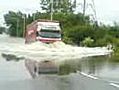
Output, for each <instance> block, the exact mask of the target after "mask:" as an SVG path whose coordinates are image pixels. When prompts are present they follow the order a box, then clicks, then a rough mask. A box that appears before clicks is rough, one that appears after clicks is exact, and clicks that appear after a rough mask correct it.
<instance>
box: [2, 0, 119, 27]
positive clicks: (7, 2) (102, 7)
mask: <svg viewBox="0 0 119 90" xmlns="http://www.w3.org/2000/svg"><path fill="white" fill-rule="evenodd" d="M77 1H80V2H82V1H83V0H77ZM39 2H40V0H1V1H0V25H2V23H1V21H2V22H3V14H5V13H7V12H8V11H9V10H13V11H18V10H19V11H22V12H25V13H31V12H36V11H37V10H39V11H40V10H41V9H40V5H39ZM80 2H78V3H80ZM94 2H95V7H96V12H97V19H98V21H99V22H103V23H105V24H112V23H113V22H114V21H116V22H119V1H118V0H94ZM87 3H89V4H90V3H91V0H87ZM79 7H80V6H79ZM77 11H82V9H81V7H80V8H78V10H77ZM89 11H90V13H91V14H92V13H93V12H91V9H87V12H86V13H87V14H88V13H89Z"/></svg>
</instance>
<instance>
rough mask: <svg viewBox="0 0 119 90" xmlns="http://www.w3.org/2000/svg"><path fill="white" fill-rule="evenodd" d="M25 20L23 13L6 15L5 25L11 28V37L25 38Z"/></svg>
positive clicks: (11, 12) (10, 12)
mask: <svg viewBox="0 0 119 90" xmlns="http://www.w3.org/2000/svg"><path fill="white" fill-rule="evenodd" d="M24 18H26V15H25V14H23V13H22V12H20V11H19V12H13V11H9V12H8V13H7V14H5V15H4V19H5V23H6V25H7V26H8V27H9V31H8V33H9V34H10V35H11V36H18V37H22V36H23V30H24V23H25V22H24Z"/></svg>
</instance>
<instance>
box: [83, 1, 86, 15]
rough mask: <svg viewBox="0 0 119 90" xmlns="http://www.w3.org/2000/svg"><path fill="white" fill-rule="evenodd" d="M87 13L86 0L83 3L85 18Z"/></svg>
mask: <svg viewBox="0 0 119 90" xmlns="http://www.w3.org/2000/svg"><path fill="white" fill-rule="evenodd" d="M85 12H86V0H84V2H83V16H85Z"/></svg>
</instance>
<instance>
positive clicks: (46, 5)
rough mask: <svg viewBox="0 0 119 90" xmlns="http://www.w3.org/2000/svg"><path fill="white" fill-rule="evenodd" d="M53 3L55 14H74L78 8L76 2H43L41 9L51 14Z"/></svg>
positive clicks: (66, 0) (74, 0)
mask: <svg viewBox="0 0 119 90" xmlns="http://www.w3.org/2000/svg"><path fill="white" fill-rule="evenodd" d="M52 2H53V12H54V13H57V12H63V13H72V12H74V10H75V8H76V0H73V2H72V0H41V1H40V4H41V8H42V10H44V11H46V12H47V13H50V12H51V4H52Z"/></svg>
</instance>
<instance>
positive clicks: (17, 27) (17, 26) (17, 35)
mask: <svg viewBox="0 0 119 90" xmlns="http://www.w3.org/2000/svg"><path fill="white" fill-rule="evenodd" d="M18 29H19V19H17V31H16V36H17V37H18V34H19V33H18Z"/></svg>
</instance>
